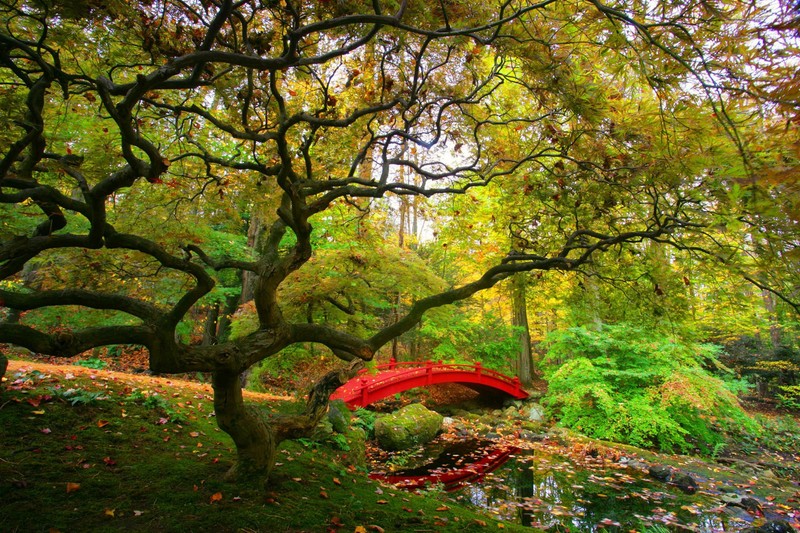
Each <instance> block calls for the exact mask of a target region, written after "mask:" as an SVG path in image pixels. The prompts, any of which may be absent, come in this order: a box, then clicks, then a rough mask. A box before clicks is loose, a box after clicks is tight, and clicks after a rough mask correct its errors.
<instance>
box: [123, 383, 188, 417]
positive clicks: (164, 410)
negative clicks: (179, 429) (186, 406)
mask: <svg viewBox="0 0 800 533" xmlns="http://www.w3.org/2000/svg"><path fill="white" fill-rule="evenodd" d="M125 401H126V402H127V403H132V404H136V405H141V406H142V407H145V408H147V409H151V410H154V411H158V412H159V413H160V414H162V415H164V417H165V418H168V419H169V420H170V421H171V422H173V423H175V424H185V423H186V422H187V419H186V417H185V416H184V415H183V414H182V413H180V412H178V411H177V410H176V409H175V407H174V406H173V405H172V404H171V403H170V402H169V401H168V400H166V399H164V398H163V397H162V396H160V395H158V394H156V393H152V394H148V393H145V392H142V391H141V390H139V389H135V390H133V391H131V393H130V394H129V395H128V396H127V397H126V399H125Z"/></svg>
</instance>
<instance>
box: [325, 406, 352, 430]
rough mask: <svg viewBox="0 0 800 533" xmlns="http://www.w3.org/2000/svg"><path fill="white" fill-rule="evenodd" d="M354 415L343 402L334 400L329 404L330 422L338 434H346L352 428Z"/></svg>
mask: <svg viewBox="0 0 800 533" xmlns="http://www.w3.org/2000/svg"><path fill="white" fill-rule="evenodd" d="M351 416H352V414H351V413H350V409H348V408H347V404H345V403H344V401H342V400H333V401H331V402H330V404H328V420H330V422H331V426H332V427H333V430H334V431H335V432H336V433H342V434H344V433H346V432H347V428H348V427H350V418H351Z"/></svg>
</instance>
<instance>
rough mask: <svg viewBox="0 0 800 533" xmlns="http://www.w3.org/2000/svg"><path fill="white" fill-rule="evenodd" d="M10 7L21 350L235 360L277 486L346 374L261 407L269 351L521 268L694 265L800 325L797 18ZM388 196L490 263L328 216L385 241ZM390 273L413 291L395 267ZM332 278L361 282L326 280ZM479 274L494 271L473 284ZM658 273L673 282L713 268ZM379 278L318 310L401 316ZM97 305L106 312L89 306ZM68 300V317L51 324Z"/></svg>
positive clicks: (263, 0)
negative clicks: (739, 279)
mask: <svg viewBox="0 0 800 533" xmlns="http://www.w3.org/2000/svg"><path fill="white" fill-rule="evenodd" d="M0 10H1V11H2V20H3V25H2V29H0V102H2V106H0V109H1V111H0V113H2V115H3V122H4V123H5V124H6V128H4V129H3V131H0V145H1V146H2V157H1V158H0V228H1V230H0V231H1V233H0V237H1V238H2V241H1V242H0V279H1V280H2V283H1V284H0V302H2V305H3V306H4V307H6V308H7V309H8V310H9V312H8V313H7V316H6V319H5V320H4V321H3V322H2V323H0V342H6V343H12V344H16V345H19V346H22V347H25V348H28V349H30V350H32V351H35V352H39V353H44V354H52V355H59V356H73V355H76V354H79V353H82V352H84V351H86V350H88V349H91V348H93V347H97V346H105V345H110V344H136V345H141V346H144V347H146V348H147V350H148V353H149V358H150V367H151V369H152V370H153V371H155V372H162V373H178V372H187V371H200V372H211V373H213V380H214V389H215V409H216V413H217V417H218V420H219V424H220V427H221V428H222V429H223V430H225V431H226V432H228V433H229V434H230V435H231V436H232V438H233V439H234V442H235V443H236V445H237V448H238V450H239V455H240V465H239V466H240V467H241V469H243V470H246V471H255V472H259V473H264V472H268V471H269V470H270V469H271V467H272V464H273V463H274V449H275V448H274V447H275V444H276V443H277V442H279V441H280V440H281V439H283V438H289V437H292V436H296V435H299V434H301V432H302V431H304V430H305V429H307V428H308V427H309V426H313V423H314V422H315V421H316V418H318V416H319V413H320V409H321V407H320V405H321V404H322V403H324V401H325V400H326V399H327V396H326V394H327V393H329V392H330V390H332V388H335V387H336V386H337V385H338V383H340V382H341V380H342V379H344V378H345V377H346V375H347V372H343V373H334V374H331V375H329V376H327V377H326V378H324V379H323V380H321V381H320V384H319V387H318V388H317V390H316V394H312V396H311V399H310V400H309V406H308V411H307V412H306V413H305V414H303V415H302V416H299V417H293V418H286V419H272V420H271V421H269V422H268V421H266V420H265V419H264V418H263V417H262V416H261V415H260V413H258V412H256V411H255V410H253V409H250V408H249V407H248V406H245V405H244V404H243V402H242V396H241V384H240V381H239V377H238V376H239V375H240V374H241V373H242V372H244V371H245V370H247V369H248V368H249V367H251V366H252V365H253V364H255V363H257V362H258V361H261V360H263V359H265V358H268V357H271V356H274V355H276V354H278V353H279V352H281V350H283V349H284V348H286V347H288V346H291V345H294V344H297V343H316V344H320V345H323V346H325V347H327V348H328V349H330V350H331V351H332V353H334V354H335V355H336V356H338V357H340V358H341V359H343V360H346V361H356V362H357V361H360V360H370V359H372V358H373V357H374V356H375V354H376V352H377V351H378V350H379V349H381V348H382V347H384V346H386V345H387V344H388V343H390V342H391V341H392V340H393V339H395V338H397V337H398V336H400V335H402V334H404V333H406V332H408V331H410V330H411V329H412V328H413V327H415V326H416V325H417V324H418V323H419V321H420V319H421V318H422V316H423V315H424V313H426V312H427V311H429V310H431V309H434V308H437V307H441V306H444V305H447V304H453V303H455V302H459V301H461V300H464V299H466V298H469V297H470V296H473V295H475V294H476V293H478V292H480V291H482V290H485V289H488V288H491V287H493V286H495V285H496V284H498V283H499V282H501V281H502V280H504V279H507V278H509V277H510V276H513V275H514V274H518V273H526V272H534V271H537V272H544V271H578V272H582V273H584V274H587V275H590V276H595V277H598V276H599V277H603V276H606V277H608V278H609V279H610V278H613V277H618V278H619V279H622V277H628V278H631V277H634V278H635V277H638V278H640V279H642V274H641V273H640V274H639V275H637V274H632V271H631V269H634V268H635V266H636V265H639V264H642V263H644V262H646V261H656V262H657V257H656V256H658V255H659V254H662V255H663V254H669V255H670V256H675V257H677V256H680V257H681V258H684V260H685V261H697V262H700V263H703V262H705V263H709V262H710V263H712V264H716V265H721V266H724V268H726V269H727V270H728V271H729V272H732V273H736V274H737V275H744V276H746V277H747V279H749V280H750V281H751V282H752V283H754V284H756V285H757V286H758V287H759V288H761V289H764V290H766V291H768V292H770V293H771V294H772V295H774V296H775V297H776V298H778V299H780V300H781V301H783V302H784V303H785V304H787V305H790V306H791V307H793V308H794V309H795V310H796V309H798V307H797V306H798V299H797V297H796V294H795V291H796V285H795V280H796V277H795V276H794V274H795V271H796V266H794V265H796V262H795V261H794V256H795V255H796V251H795V246H796V242H797V234H796V232H797V229H796V228H797V220H798V217H800V212H798V210H797V205H800V204H798V203H797V201H796V199H797V176H798V173H797V170H798V169H797V165H798V158H800V140H798V118H800V115H799V114H798V109H800V108H799V107H798V102H799V101H800V85H799V84H798V81H797V80H798V79H800V78H799V77H798V76H796V70H797V68H798V65H797V60H796V58H797V57H798V55H797V35H796V31H797V27H798V22H797V21H798V18H797V17H798V13H797V12H795V11H793V10H792V7H791V6H790V5H789V3H786V4H785V5H783V4H780V3H775V2H772V3H764V5H760V4H759V3H751V2H742V1H738V0H724V1H723V0H697V1H690V2H666V1H661V2H608V3H603V2H601V1H599V0H588V1H579V0H544V1H541V2H527V1H516V0H499V1H495V2H485V3H476V2H462V1H460V0H442V1H440V2H433V3H432V2H422V1H419V0H373V1H372V2H354V1H349V0H318V1H310V0H308V1H307V0H239V1H233V0H152V1H147V2H125V1H124V0H116V1H113V2H94V1H91V0H85V1H77V2H61V1H53V0H2V2H0ZM381 198H386V199H388V201H392V202H399V203H400V204H401V205H402V206H406V208H408V206H410V205H411V203H410V202H413V207H414V209H415V211H414V216H415V217H419V220H421V221H434V220H435V221H436V226H435V228H434V229H433V230H432V231H434V232H436V238H437V239H438V241H437V242H438V243H439V244H440V245H442V246H446V245H448V244H452V246H451V248H450V249H451V250H453V252H452V253H453V254H454V257H455V259H454V260H451V262H454V263H457V264H459V265H461V266H462V267H463V268H450V269H449V272H441V273H436V274H441V275H440V276H437V275H436V274H435V273H434V272H426V271H423V269H422V268H421V267H420V269H419V271H418V272H417V273H416V274H415V273H414V269H415V267H413V266H412V265H414V262H413V261H412V259H411V258H406V257H403V253H405V252H403V251H402V249H401V250H391V249H389V248H381V247H380V246H379V242H378V241H380V240H381V237H376V236H373V241H372V243H373V244H372V245H370V244H365V243H369V242H370V241H369V240H359V241H358V243H359V244H357V245H356V246H355V247H350V246H348V245H345V244H344V243H345V242H346V239H347V238H348V237H347V235H348V234H347V233H341V232H338V233H337V231H338V230H337V231H333V230H331V231H327V230H326V228H328V227H331V226H332V225H335V224H336V223H337V222H340V221H342V220H348V221H349V222H348V223H349V224H350V226H349V229H348V230H347V232H350V235H351V236H352V235H355V236H357V237H359V238H361V237H363V236H364V234H365V232H368V231H369V228H368V227H367V226H366V225H365V224H364V223H362V219H363V218H364V217H366V215H367V213H369V212H370V210H374V209H375V207H374V202H375V201H376V199H381ZM406 212H409V211H406ZM415 220H417V219H416V218H415ZM350 238H353V239H355V237H350ZM442 243H444V244H442ZM358 246H362V247H366V248H367V249H363V250H361V251H359V250H358ZM369 248H374V250H369ZM315 250H316V252H315ZM438 250H439V251H437V252H432V254H433V255H435V254H440V253H441V250H442V248H438ZM654 258H655V259H654ZM445 261H446V260H445ZM381 263H383V264H392V265H394V264H397V266H393V267H392V268H393V269H394V271H393V273H392V276H394V277H392V276H388V277H387V276H386V275H383V274H382V275H381V276H375V275H373V274H372V272H374V271H375V269H376V268H378V267H379V265H380V264H381ZM314 264H316V265H317V266H318V267H322V268H324V269H326V270H327V271H328V272H334V271H335V272H337V274H336V276H338V278H337V277H329V278H328V280H327V281H326V282H325V283H323V284H320V285H319V286H317V287H310V288H309V285H313V277H312V278H308V276H309V274H304V272H308V271H309V270H311V271H312V272H313V268H312V267H313V265H314ZM467 264H469V265H470V266H469V268H466V267H464V265H467ZM687 264H688V263H687ZM626 269H627V270H626ZM623 270H625V274H624V276H623V275H622V274H621V272H622V271H623ZM463 272H477V274H476V275H474V277H472V278H469V279H453V276H455V275H456V274H458V273H463ZM304 275H305V276H306V278H305V280H304V278H303V276H304ZM618 275H619V276H618ZM648 276H649V278H648V279H647V282H648V283H649V284H650V285H651V286H652V291H654V292H656V293H658V292H659V291H660V292H663V291H665V290H668V289H667V285H668V284H676V285H677V286H678V287H680V286H682V285H685V286H688V285H690V284H691V283H692V278H693V275H691V274H689V273H688V270H687V272H686V273H685V274H681V275H679V276H677V277H675V276H674V275H670V276H664V278H663V279H659V278H658V276H657V275H654V274H652V272H650V273H648ZM241 284H243V287H246V292H248V293H249V296H250V297H251V298H252V302H253V307H254V310H255V316H256V321H255V325H254V328H253V329H252V331H249V332H248V333H247V334H244V335H240V336H237V337H235V338H233V339H232V340H222V341H220V342H218V343H216V344H213V343H212V344H209V343H205V344H202V343H196V342H192V341H191V339H189V338H187V337H186V336H185V335H182V334H181V331H182V330H181V328H182V327H183V325H184V324H186V322H187V321H189V322H190V321H192V320H194V319H195V318H196V315H193V313H195V312H196V311H197V309H198V308H199V307H201V306H204V305H209V303H213V302H217V303H220V302H224V301H225V300H226V298H229V297H230V296H231V294H233V297H234V301H235V298H236V296H237V294H238V288H237V287H239V286H240V285H241ZM376 287H378V288H380V290H382V291H383V292H384V293H385V292H386V291H389V290H390V289H393V290H395V291H397V299H398V300H403V299H405V301H406V305H404V306H397V307H396V308H395V311H394V313H390V312H388V311H386V312H384V313H383V315H382V319H381V320H358V321H357V324H355V323H354V322H353V320H348V319H347V318H346V317H343V316H340V318H339V319H333V320H331V313H328V312H325V313H322V312H321V309H322V306H328V307H327V308H328V309H330V310H331V311H333V310H334V309H335V310H336V311H337V312H339V313H343V314H344V315H347V316H353V315H354V313H356V312H362V313H363V312H364V311H365V310H367V309H371V310H372V311H371V313H372V314H376V313H378V311H376V310H377V309H384V310H386V309H388V308H389V306H391V305H392V304H391V302H387V301H384V300H380V298H377V297H376V298H372V296H370V294H369V290H368V289H373V290H374V289H375V288H376ZM242 290H245V289H242ZM371 298H372V299H371ZM304 306H305V307H304ZM315 306H316V311H317V312H316V314H315ZM76 308H77V309H83V310H87V313H88V314H87V316H91V317H92V319H91V320H86V321H85V323H81V324H74V323H70V322H69V320H67V318H68V317H63V316H62V315H66V314H69V311H68V310H69V309H76ZM48 309H55V310H56V311H54V312H53V314H50V315H47V316H49V317H50V318H51V319H52V320H53V321H54V322H55V323H54V324H52V325H54V326H59V327H51V328H42V327H37V325H36V324H35V323H33V322H32V321H31V320H30V318H28V319H27V321H26V316H28V315H27V313H31V312H34V311H36V312H43V311H46V310H48ZM302 309H305V311H306V312H301V311H299V310H302ZM62 310H63V311H62ZM92 313H94V315H92ZM31 316H33V315H31ZM62 322H63V324H62ZM354 324H355V326H354ZM352 368H355V367H351V369H352Z"/></svg>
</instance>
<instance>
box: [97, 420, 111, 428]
mask: <svg viewBox="0 0 800 533" xmlns="http://www.w3.org/2000/svg"><path fill="white" fill-rule="evenodd" d="M109 424H110V422H109V421H108V420H98V421H97V427H99V428H104V427H106V426H107V425H109Z"/></svg>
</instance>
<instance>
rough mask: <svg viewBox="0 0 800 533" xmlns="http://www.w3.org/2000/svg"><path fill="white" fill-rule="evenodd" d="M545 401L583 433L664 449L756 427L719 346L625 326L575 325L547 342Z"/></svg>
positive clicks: (707, 444)
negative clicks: (725, 376)
mask: <svg viewBox="0 0 800 533" xmlns="http://www.w3.org/2000/svg"><path fill="white" fill-rule="evenodd" d="M547 345H548V353H547V355H546V357H545V360H544V363H545V367H544V369H545V374H546V378H547V380H548V381H549V389H548V395H547V397H546V398H545V404H546V405H548V407H549V409H550V410H551V411H552V412H553V414H555V415H556V416H557V417H559V418H560V422H561V424H562V425H564V426H567V427H570V428H573V429H576V430H578V431H581V432H583V433H584V434H586V435H589V436H592V437H596V438H601V439H607V440H613V441H616V442H623V443H627V444H632V445H634V446H640V447H648V448H649V447H654V448H659V449H661V450H664V451H670V452H672V451H674V450H680V451H683V452H686V451H690V450H694V449H699V450H700V451H702V452H704V453H712V452H713V450H714V449H718V448H719V446H721V445H722V444H723V443H724V435H725V432H726V430H728V429H736V428H738V427H739V426H743V427H744V428H745V429H746V430H748V431H752V432H758V431H759V426H758V425H757V424H756V423H755V422H754V421H753V420H752V419H750V418H749V417H748V416H747V414H746V413H745V412H744V411H743V410H742V408H741V406H740V405H739V403H738V400H737V398H736V396H735V395H734V394H733V393H732V392H731V391H730V390H729V388H728V386H727V385H726V383H725V382H723V381H722V380H721V379H719V378H717V377H714V376H713V375H711V374H710V373H709V372H708V371H707V370H705V369H704V367H716V366H718V365H717V364H716V356H717V353H718V352H719V349H718V348H717V347H716V346H713V345H708V344H697V343H685V342H681V341H679V340H676V339H673V338H671V337H667V336H663V335H659V334H656V333H654V332H653V331H650V330H644V329H640V328H636V327H633V326H630V325H624V324H623V325H615V326H610V325H606V326H603V327H602V328H600V329H599V330H589V329H586V328H572V329H569V330H566V331H561V332H557V333H556V334H554V335H552V336H551V337H550V338H549V339H548V341H547Z"/></svg>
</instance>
